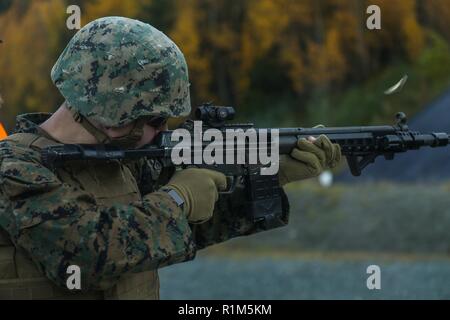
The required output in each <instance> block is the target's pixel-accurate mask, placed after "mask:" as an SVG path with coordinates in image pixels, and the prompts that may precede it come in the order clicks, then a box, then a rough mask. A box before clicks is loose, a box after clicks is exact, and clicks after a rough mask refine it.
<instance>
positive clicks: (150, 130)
mask: <svg viewBox="0 0 450 320" xmlns="http://www.w3.org/2000/svg"><path fill="white" fill-rule="evenodd" d="M165 130H167V124H163V125H162V126H160V127H158V128H155V127H152V126H149V125H148V124H145V125H144V133H143V134H142V138H141V140H140V141H139V142H138V143H137V145H136V147H137V148H139V147H142V146H143V145H146V144H149V143H151V142H152V141H153V139H155V137H156V136H157V135H158V133H160V132H161V131H165Z"/></svg>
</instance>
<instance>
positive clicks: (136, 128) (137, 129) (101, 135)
mask: <svg viewBox="0 0 450 320" xmlns="http://www.w3.org/2000/svg"><path fill="white" fill-rule="evenodd" d="M69 110H70V112H71V113H72V117H73V119H74V120H75V121H76V122H78V123H79V124H81V125H82V126H83V128H84V129H86V131H87V132H89V133H90V134H91V135H92V136H93V137H94V138H95V140H97V142H98V143H99V144H110V145H115V146H118V147H121V148H132V147H134V146H136V144H137V143H138V142H139V140H140V139H141V138H142V135H143V133H144V125H145V123H146V119H138V120H136V121H134V125H133V128H132V129H131V131H130V133H128V134H127V135H125V136H122V137H118V138H111V137H109V136H108V135H107V134H106V133H105V132H103V131H102V130H100V129H99V128H97V127H96V126H94V125H93V124H92V123H91V122H90V121H89V120H88V119H87V118H86V117H84V116H83V115H82V114H80V113H79V112H78V111H77V110H74V109H72V108H69Z"/></svg>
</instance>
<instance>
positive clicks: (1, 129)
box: [0, 123, 8, 140]
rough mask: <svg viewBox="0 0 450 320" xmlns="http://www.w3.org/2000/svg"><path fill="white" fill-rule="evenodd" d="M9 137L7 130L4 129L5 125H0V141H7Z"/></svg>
mask: <svg viewBox="0 0 450 320" xmlns="http://www.w3.org/2000/svg"><path fill="white" fill-rule="evenodd" d="M7 136H8V134H7V133H6V130H5V128H4V127H3V125H2V124H1V123H0V140H3V139H5V138H6V137H7Z"/></svg>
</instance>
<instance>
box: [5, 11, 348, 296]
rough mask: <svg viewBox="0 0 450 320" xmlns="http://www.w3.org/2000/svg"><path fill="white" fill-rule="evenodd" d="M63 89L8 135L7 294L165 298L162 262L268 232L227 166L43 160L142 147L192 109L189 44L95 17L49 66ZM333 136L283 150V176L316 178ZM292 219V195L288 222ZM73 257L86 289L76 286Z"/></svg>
mask: <svg viewBox="0 0 450 320" xmlns="http://www.w3.org/2000/svg"><path fill="white" fill-rule="evenodd" d="M51 79H52V81H53V83H54V84H55V86H56V87H57V88H58V90H59V91H60V93H61V95H62V96H63V97H64V99H65V101H64V103H63V104H62V105H61V106H60V107H59V108H58V109H57V110H56V111H55V112H54V113H52V114H46V113H33V114H24V115H19V116H18V117H17V123H16V128H15V131H14V134H12V135H11V136H9V137H8V138H7V139H5V140H3V141H1V142H0V299H158V298H159V279H158V273H157V270H158V269H159V268H162V267H164V266H168V265H171V264H175V263H181V262H185V261H189V260H192V259H194V258H195V255H196V252H197V251H198V250H200V249H202V248H205V247H208V246H210V245H213V244H216V243H220V242H224V241H227V240H228V239H231V238H234V237H238V236H243V235H250V234H254V233H256V232H260V231H264V230H263V229H262V228H261V227H260V226H258V225H256V224H255V223H254V221H252V220H251V219H249V218H248V215H246V212H245V210H246V208H245V207H244V206H243V205H242V203H243V202H244V201H243V198H244V197H245V194H244V192H243V189H242V188H239V187H237V189H236V191H235V192H234V193H233V194H232V195H231V196H229V197H219V191H220V190H224V189H226V187H227V181H226V178H225V176H224V175H223V174H221V173H219V172H216V171H212V170H207V169H199V168H189V169H184V170H177V171H173V170H172V171H170V170H166V169H163V166H162V165H161V163H159V162H158V161H156V160H149V159H141V160H135V161H122V162H119V161H109V162H96V161H86V162H73V163H67V164H65V165H64V166H63V167H61V168H57V169H53V168H47V167H45V166H44V165H43V160H42V157H41V152H40V151H41V150H42V149H43V148H44V147H47V146H52V145H59V144H66V143H83V144H114V145H119V146H121V147H124V148H138V147H140V146H143V145H145V144H147V143H151V142H152V141H153V139H154V138H155V137H156V136H157V134H158V133H159V132H160V131H163V130H166V129H167V120H168V119H169V118H175V117H184V116H187V115H188V114H189V113H190V111H191V104H190V92H189V86H190V84H189V75H188V67H187V63H186V60H185V58H184V56H183V54H182V52H181V51H180V49H179V48H178V47H177V46H176V45H175V44H174V43H173V42H172V41H171V40H170V39H169V38H168V37H167V36H166V35H165V34H163V33H162V32H161V31H159V30H157V29H155V28H154V27H152V26H150V25H149V24H146V23H143V22H141V21H138V20H133V19H129V18H124V17H105V18H101V19H97V20H94V21H92V22H90V23H89V24H87V25H86V26H84V27H83V28H82V29H80V30H79V31H78V32H77V33H76V34H75V35H74V36H73V38H72V39H71V40H70V41H69V43H68V45H67V47H66V48H65V49H64V51H63V52H62V53H61V55H60V57H59V58H58V60H57V61H56V63H55V65H54V67H53V68H52V70H51ZM340 156H341V153H340V149H339V146H338V145H334V144H332V143H331V142H330V141H329V140H328V139H327V138H326V137H325V136H321V137H319V138H318V139H312V138H311V139H308V140H306V139H301V140H299V141H298V144H297V147H296V148H294V149H293V151H292V153H291V154H290V155H289V156H285V157H280V170H279V177H280V183H281V184H282V185H285V184H287V183H289V182H292V181H298V180H302V179H307V178H310V177H314V176H317V175H318V174H320V172H322V171H323V170H325V169H327V168H332V167H334V166H336V164H337V163H338V162H339V160H340ZM288 219H289V203H288V199H287V197H286V195H285V194H284V193H283V218H282V224H284V225H285V224H287V223H288ZM69 266H78V267H79V268H80V270H81V290H68V288H67V287H66V281H67V278H68V276H69V275H68V274H67V269H68V267H69Z"/></svg>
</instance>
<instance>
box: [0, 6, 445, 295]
mask: <svg viewBox="0 0 450 320" xmlns="http://www.w3.org/2000/svg"><path fill="white" fill-rule="evenodd" d="M70 4H77V5H79V6H80V8H81V13H82V16H81V17H82V25H84V24H86V23H87V22H89V21H91V20H93V19H96V18H99V17H102V16H108V15H121V16H128V17H132V18H138V19H140V20H142V21H145V22H148V23H150V24H152V25H154V26H155V27H157V28H159V29H160V30H162V31H163V32H165V33H166V34H168V35H169V36H170V37H171V38H172V39H173V40H174V41H175V42H176V43H177V44H178V46H179V47H180V48H181V50H182V51H183V52H184V54H185V55H186V59H187V61H188V65H189V70H190V78H191V83H192V86H191V88H192V103H193V105H199V104H201V103H203V102H208V101H212V102H214V103H215V104H219V105H234V106H235V107H236V109H237V111H238V115H239V119H238V120H240V121H251V122H254V123H255V124H257V125H259V126H271V127H276V126H311V125H315V124H318V123H322V124H325V125H327V126H330V125H371V124H380V123H384V124H389V123H392V122H393V115H394V114H395V113H396V112H397V111H404V112H406V113H407V114H409V115H414V114H416V113H417V112H419V111H421V110H422V109H423V108H425V107H426V106H427V105H428V104H429V103H431V102H432V101H434V100H435V99H436V98H437V97H438V96H441V94H446V95H447V99H449V98H448V96H449V95H450V93H449V89H450V0H370V1H366V0H134V1H133V0H127V1H125V0H101V1H100V0H97V1H95V0H77V1H76V0H33V1H30V0H0V40H1V41H0V94H1V98H2V99H3V101H4V103H3V108H2V109H1V110H0V120H1V121H2V122H3V123H4V124H5V125H6V127H7V129H8V130H11V129H12V126H13V124H14V118H15V116H16V115H17V114H18V113H23V112H37V111H53V110H55V109H56V108H57V107H58V106H59V104H60V103H61V102H62V98H61V96H60V95H59V93H58V92H57V90H56V88H55V87H54V86H53V84H52V83H51V80H50V70H51V68H52V66H53V64H54V62H55V61H56V59H57V57H58V56H59V54H60V52H61V51H62V50H63V49H64V47H65V45H66V44H67V42H68V41H69V39H70V38H71V37H72V35H73V34H74V33H75V32H76V31H75V30H68V29H67V27H66V20H67V18H68V16H69V15H68V14H67V13H66V8H67V6H68V5H70ZM371 4H376V5H378V6H380V8H381V27H382V28H381V30H368V29H367V28H366V19H367V18H368V16H369V15H368V14H367V13H366V9H367V7H368V6H369V5H371ZM404 75H408V81H407V83H406V85H405V87H404V88H403V89H402V90H401V91H400V92H398V93H396V94H393V95H389V96H387V95H385V94H384V91H385V90H386V89H387V88H389V87H391V86H392V85H394V84H395V83H397V82H398V81H399V80H400V79H401V78H402V77H403V76H404ZM439 101H440V105H441V107H442V106H443V107H444V108H441V107H440V108H438V109H436V110H440V111H439V112H437V113H438V114H437V115H436V116H437V117H441V118H442V117H448V116H449V113H448V112H445V114H443V115H442V116H441V114H442V110H443V109H444V111H445V109H446V110H448V111H450V106H448V107H447V104H448V102H447V101H448V100H445V99H444V100H442V99H439ZM435 119H436V117H432V120H431V121H432V122H434V121H436V120H435ZM430 126H431V127H432V128H434V127H435V126H434V123H433V124H430ZM440 129H442V130H444V131H447V132H449V131H450V128H445V127H444V128H440ZM423 152H425V153H426V155H427V157H432V155H434V154H435V153H437V151H432V150H424V151H423ZM413 158H414V157H413ZM439 159H443V158H439ZM431 160H432V159H431ZM377 161H379V160H377ZM394 162H395V161H394ZM416 162H417V161H416V160H415V159H413V160H412V161H407V162H406V165H407V167H404V168H403V167H401V168H400V169H399V172H404V171H407V170H411V167H412V166H413V164H416ZM431 162H433V161H431ZM441 162H442V161H441ZM395 163H400V162H395ZM434 164H435V165H434ZM392 165H393V164H392ZM433 167H435V168H438V169H436V170H442V165H441V164H440V163H439V161H434V162H433ZM418 171H420V172H418ZM427 171H428V169H427V166H425V169H423V168H422V170H417V166H416V169H415V171H414V173H416V172H417V176H418V177H419V176H421V177H424V176H427V175H428V173H427ZM413 175H414V174H413ZM445 176H448V175H447V174H446V175H445ZM356 180H357V181H356ZM360 180H362V179H355V181H354V183H348V184H340V183H338V184H334V185H333V186H332V187H329V188H324V187H322V186H319V184H318V182H317V181H315V180H310V181H305V182H301V183H298V184H292V185H289V186H288V187H287V188H286V190H287V193H288V196H289V199H290V203H291V219H290V223H289V225H288V226H287V227H284V228H282V229H279V230H274V231H270V232H264V233H261V234H258V235H255V236H252V237H244V238H241V239H235V240H232V241H229V242H227V243H225V244H221V245H217V246H214V247H212V248H209V249H207V250H203V251H201V252H200V253H199V256H198V258H197V259H195V260H194V261H193V262H189V263H186V264H179V265H174V266H170V267H167V268H163V269H162V270H161V271H160V275H161V297H162V298H164V299H172V298H177V299H196V298H199V299H211V298H215V299H223V298H231V299H233V298H234V299H241V298H242V299H265V298H268V299H301V298H307V299H324V298H325V299H335V298H337V299H340V298H347V299H365V298H368V299H373V298H383V299H390V298H395V299H413V298H422V299H443V298H444V299H450V286H448V284H449V283H450V256H449V254H450V233H449V232H448V230H449V228H450V197H448V194H449V192H450V183H448V182H446V181H443V182H442V181H441V182H440V183H439V184H438V183H430V182H427V183H420V184H419V183H418V184H415V183H408V184H401V183H397V182H396V181H390V182H377V183H374V184H368V185H365V184H364V185H363V184H355V183H360ZM204 251H205V252H204ZM370 264H376V265H379V266H380V267H381V269H382V274H383V276H382V279H383V280H382V283H383V284H382V288H383V289H382V290H375V291H370V290H368V289H367V287H366V279H367V276H368V275H367V274H366V268H367V266H368V265H370ZM192 279H195V281H192Z"/></svg>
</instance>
